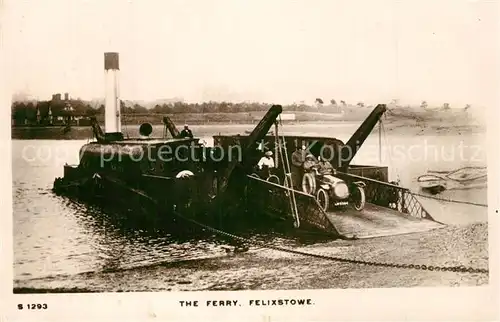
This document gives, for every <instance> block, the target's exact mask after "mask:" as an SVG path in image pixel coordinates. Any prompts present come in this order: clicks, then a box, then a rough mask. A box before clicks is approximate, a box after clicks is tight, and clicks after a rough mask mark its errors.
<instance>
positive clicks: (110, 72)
mask: <svg viewBox="0 0 500 322" xmlns="http://www.w3.org/2000/svg"><path fill="white" fill-rule="evenodd" d="M104 71H105V78H106V79H105V82H106V104H105V112H104V128H105V132H106V136H108V137H119V136H121V131H122V129H121V119H120V99H119V93H118V73H119V71H120V67H119V63H118V53H104Z"/></svg>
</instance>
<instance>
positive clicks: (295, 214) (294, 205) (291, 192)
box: [278, 115, 300, 228]
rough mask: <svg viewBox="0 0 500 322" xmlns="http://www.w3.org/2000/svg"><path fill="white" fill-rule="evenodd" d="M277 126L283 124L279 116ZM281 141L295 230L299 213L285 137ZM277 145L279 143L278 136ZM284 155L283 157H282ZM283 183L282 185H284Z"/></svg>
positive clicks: (298, 222) (282, 159)
mask: <svg viewBox="0 0 500 322" xmlns="http://www.w3.org/2000/svg"><path fill="white" fill-rule="evenodd" d="M279 124H280V125H281V126H282V125H283V123H282V122H281V115H280V116H279ZM282 141H283V143H282V144H283V152H284V153H281V149H280V156H281V161H282V163H283V171H284V174H285V182H287V181H286V179H287V178H290V185H291V187H290V188H291V189H290V190H288V192H289V200H290V202H291V204H290V206H291V209H290V210H291V211H292V215H293V218H294V227H295V228H299V227H300V219H299V211H298V209H297V200H296V199H295V191H294V189H293V187H294V184H293V178H292V175H291V172H290V163H289V162H288V150H287V148H286V140H285V136H284V135H283V136H282ZM278 143H279V136H278ZM283 154H284V155H283ZM285 182H284V183H285Z"/></svg>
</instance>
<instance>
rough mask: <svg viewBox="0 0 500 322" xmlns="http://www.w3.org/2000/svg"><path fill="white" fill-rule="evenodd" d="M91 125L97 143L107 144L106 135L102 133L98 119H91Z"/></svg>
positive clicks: (93, 117)
mask: <svg viewBox="0 0 500 322" xmlns="http://www.w3.org/2000/svg"><path fill="white" fill-rule="evenodd" d="M90 125H91V126H92V132H93V133H94V137H95V138H96V139H97V142H99V143H102V142H105V141H106V139H105V135H104V132H103V131H102V129H101V127H100V126H99V123H98V122H97V119H96V117H95V116H92V117H91V118H90Z"/></svg>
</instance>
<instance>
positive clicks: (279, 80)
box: [2, 0, 500, 107]
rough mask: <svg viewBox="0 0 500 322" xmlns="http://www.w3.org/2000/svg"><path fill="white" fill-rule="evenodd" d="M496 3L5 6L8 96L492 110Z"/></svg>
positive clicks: (88, 1) (47, 1) (92, 1)
mask: <svg viewBox="0 0 500 322" xmlns="http://www.w3.org/2000/svg"><path fill="white" fill-rule="evenodd" d="M498 9H499V5H498V1H479V0H451V1H447V0H432V1H431V0H415V1H413V0H406V1H405V0H401V1H396V0H393V1H385V0H366V1H363V0H184V1H180V0H162V1H160V0H11V1H9V0H4V5H3V9H2V11H3V12H2V14H3V20H4V21H5V22H6V23H5V24H4V26H6V28H3V32H4V34H3V40H4V44H5V48H6V49H7V54H8V58H9V59H10V63H9V64H7V67H8V72H9V73H8V75H9V78H10V79H9V82H8V83H9V85H10V90H11V91H12V92H13V93H16V94H18V95H19V94H22V95H29V96H30V97H32V98H38V99H50V97H51V94H52V93H64V92H69V93H70V95H71V97H73V98H77V97H79V98H82V99H93V98H100V97H103V96H104V88H105V86H104V67H103V61H104V52H106V51H116V52H119V54H120V75H119V79H120V96H121V98H122V99H130V100H155V99H166V98H172V97H182V98H184V99H185V100H186V101H190V102H199V101H208V100H228V101H261V102H268V103H282V104H288V103H292V102H300V101H305V102H307V103H312V102H313V101H314V99H315V98H317V97H320V98H322V99H323V100H325V101H329V100H330V99H332V98H333V99H336V100H337V101H340V100H345V101H347V102H351V103H356V102H358V101H363V102H365V103H368V104H376V103H385V102H388V101H390V100H391V99H399V100H400V102H402V103H407V104H420V102H421V101H422V100H426V101H427V102H429V104H443V103H444V102H448V103H450V104H451V106H452V107H463V106H464V105H465V104H472V105H491V104H496V96H497V95H496V92H497V89H498V88H499V80H498V75H497V73H496V71H497V68H498V66H499V65H498V57H500V53H499V44H498V42H499V40H500V38H499V33H498V31H499V22H498Z"/></svg>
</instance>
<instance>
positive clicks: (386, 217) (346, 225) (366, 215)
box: [326, 203, 444, 238]
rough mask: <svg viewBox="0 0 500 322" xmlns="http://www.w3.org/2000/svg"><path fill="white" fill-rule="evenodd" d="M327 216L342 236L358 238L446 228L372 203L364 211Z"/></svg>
mask: <svg viewBox="0 0 500 322" xmlns="http://www.w3.org/2000/svg"><path fill="white" fill-rule="evenodd" d="M326 215H327V218H328V219H329V220H330V222H331V223H332V224H333V226H334V227H335V228H336V229H337V231H338V232H339V233H340V234H342V235H344V236H348V237H356V238H372V237H382V236H392V235H401V234H408V233H416V232H424V231H428V230H431V229H436V228H442V227H444V225H443V224H441V223H438V222H436V221H432V220H428V219H420V218H415V217H411V216H407V215H404V214H402V213H400V212H397V211H395V210H392V209H388V208H385V207H380V206H377V205H374V204H370V203H366V206H365V209H363V210H362V211H356V210H354V209H352V208H348V209H345V210H344V211H335V212H327V213H326Z"/></svg>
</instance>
